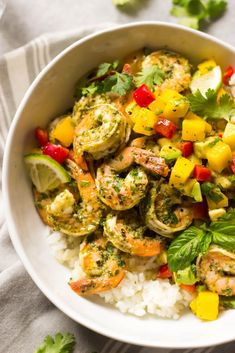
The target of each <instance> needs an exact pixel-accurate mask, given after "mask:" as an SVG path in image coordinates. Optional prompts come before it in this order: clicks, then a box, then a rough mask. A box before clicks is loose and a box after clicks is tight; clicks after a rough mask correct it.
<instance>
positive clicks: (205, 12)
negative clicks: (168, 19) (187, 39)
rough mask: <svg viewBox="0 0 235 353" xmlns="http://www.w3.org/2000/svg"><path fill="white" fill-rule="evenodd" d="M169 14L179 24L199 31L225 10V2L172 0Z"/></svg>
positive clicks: (216, 0) (222, 0) (219, 0)
mask: <svg viewBox="0 0 235 353" xmlns="http://www.w3.org/2000/svg"><path fill="white" fill-rule="evenodd" d="M172 4H173V7H172V9H171V14H172V15H173V16H175V17H178V18H179V23H180V24H182V25H185V26H188V27H191V28H194V29H200V28H201V27H202V26H203V24H204V23H210V22H211V21H213V20H215V19H216V18H218V17H220V16H221V15H222V14H223V12H224V11H225V10H226V8H227V5H228V2H227V0H172Z"/></svg>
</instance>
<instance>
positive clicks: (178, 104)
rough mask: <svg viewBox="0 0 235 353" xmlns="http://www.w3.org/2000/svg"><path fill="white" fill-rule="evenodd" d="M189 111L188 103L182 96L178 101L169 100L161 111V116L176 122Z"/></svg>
mask: <svg viewBox="0 0 235 353" xmlns="http://www.w3.org/2000/svg"><path fill="white" fill-rule="evenodd" d="M188 109H189V102H188V100H187V99H185V98H184V97H183V96H182V98H179V99H170V100H169V101H168V103H167V104H166V106H165V109H164V110H163V113H162V116H163V117H164V118H166V119H169V120H172V121H174V122H177V121H178V119H179V118H183V117H184V116H185V115H186V113H187V111H188Z"/></svg>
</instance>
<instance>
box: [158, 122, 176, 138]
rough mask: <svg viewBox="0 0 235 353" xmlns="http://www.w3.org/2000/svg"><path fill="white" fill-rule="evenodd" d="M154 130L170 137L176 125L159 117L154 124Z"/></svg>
mask: <svg viewBox="0 0 235 353" xmlns="http://www.w3.org/2000/svg"><path fill="white" fill-rule="evenodd" d="M154 129H155V131H156V132H157V133H158V134H160V135H162V136H164V137H167V138H172V137H173V135H174V133H175V131H176V129H177V126H176V125H175V124H174V123H173V122H172V121H170V120H167V119H163V118H160V119H159V120H158V121H157V123H156V124H155V125H154Z"/></svg>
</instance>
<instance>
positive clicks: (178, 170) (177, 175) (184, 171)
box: [169, 157, 195, 189]
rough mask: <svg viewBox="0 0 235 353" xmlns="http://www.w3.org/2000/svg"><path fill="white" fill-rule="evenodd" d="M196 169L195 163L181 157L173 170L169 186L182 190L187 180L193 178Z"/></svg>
mask: <svg viewBox="0 0 235 353" xmlns="http://www.w3.org/2000/svg"><path fill="white" fill-rule="evenodd" d="M194 167H195V165H194V163H192V162H190V161H189V160H188V159H187V158H184V157H179V158H178V159H177V161H176V163H175V165H174V167H173V168H172V171H171V175H170V180H169V184H170V185H171V186H173V187H175V188H176V189H182V188H183V187H184V185H185V182H186V180H188V178H189V177H190V176H191V174H192V172H193V170H194Z"/></svg>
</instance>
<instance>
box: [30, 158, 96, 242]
mask: <svg viewBox="0 0 235 353" xmlns="http://www.w3.org/2000/svg"><path fill="white" fill-rule="evenodd" d="M67 165H68V167H69V169H70V171H71V173H72V176H73V178H74V179H75V180H76V182H77V188H78V190H79V193H80V197H81V199H82V201H81V203H80V205H79V207H78V205H77V199H78V195H76V193H75V192H71V190H69V189H68V188H65V189H64V190H63V191H59V193H58V194H55V193H51V194H50V195H46V196H45V197H44V198H42V200H41V201H40V200H39V197H38V198H37V199H36V201H37V204H38V210H39V213H40V215H41V217H42V219H43V221H44V222H45V223H47V224H48V225H50V226H51V227H53V228H54V229H56V230H59V231H61V232H63V233H65V234H68V235H72V236H82V235H86V234H90V233H92V232H94V231H95V230H96V228H97V227H98V225H99V222H100V219H101V216H102V206H101V203H100V201H99V198H98V195H97V191H96V187H95V182H94V179H93V178H92V177H91V175H90V173H89V172H86V171H83V170H82V169H81V168H80V167H78V165H77V164H76V163H74V162H73V161H71V160H67ZM35 196H37V194H36V193H35ZM39 201H40V203H39Z"/></svg>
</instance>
